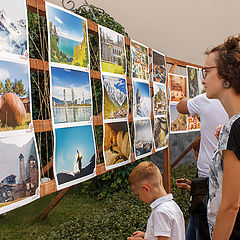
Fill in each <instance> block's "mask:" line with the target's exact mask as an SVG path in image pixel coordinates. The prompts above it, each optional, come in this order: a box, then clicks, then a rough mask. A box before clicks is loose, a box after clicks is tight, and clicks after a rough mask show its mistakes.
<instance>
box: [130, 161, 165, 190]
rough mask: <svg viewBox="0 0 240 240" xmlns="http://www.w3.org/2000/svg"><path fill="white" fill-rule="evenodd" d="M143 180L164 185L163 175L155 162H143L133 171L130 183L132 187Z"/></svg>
mask: <svg viewBox="0 0 240 240" xmlns="http://www.w3.org/2000/svg"><path fill="white" fill-rule="evenodd" d="M143 181H146V182H148V183H151V184H154V185H162V175H161V172H160V170H159V169H158V167H157V166H156V165H155V164H154V163H153V162H141V163H139V164H138V165H137V166H136V167H135V168H134V169H133V171H132V172H131V174H130V175H129V178H128V183H129V185H130V186H131V187H133V186H136V185H138V184H140V183H142V182H143Z"/></svg>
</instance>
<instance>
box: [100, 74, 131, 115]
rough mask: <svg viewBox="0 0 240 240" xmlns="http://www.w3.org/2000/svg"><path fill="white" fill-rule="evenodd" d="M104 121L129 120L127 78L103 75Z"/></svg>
mask: <svg viewBox="0 0 240 240" xmlns="http://www.w3.org/2000/svg"><path fill="white" fill-rule="evenodd" d="M102 81H103V86H104V101H103V104H104V107H103V109H104V119H118V118H127V116H128V97H127V83H126V79H125V78H121V77H113V76H109V75H102Z"/></svg>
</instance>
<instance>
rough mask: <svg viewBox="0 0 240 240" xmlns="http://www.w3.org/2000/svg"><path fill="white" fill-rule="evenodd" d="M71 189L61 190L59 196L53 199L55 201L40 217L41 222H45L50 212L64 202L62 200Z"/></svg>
mask: <svg viewBox="0 0 240 240" xmlns="http://www.w3.org/2000/svg"><path fill="white" fill-rule="evenodd" d="M70 189H71V187H68V188H65V189H63V190H61V191H60V192H59V193H58V195H57V196H56V197H55V198H54V199H53V201H52V202H51V203H50V205H49V206H48V207H47V208H46V209H45V210H44V211H43V212H42V213H41V214H40V215H39V216H38V217H39V218H40V219H41V220H44V219H45V218H46V217H47V216H48V214H49V212H50V211H51V210H52V209H53V208H54V207H55V206H57V204H58V203H59V202H60V201H61V200H62V198H63V197H64V196H65V195H66V194H67V193H68V191H69V190H70Z"/></svg>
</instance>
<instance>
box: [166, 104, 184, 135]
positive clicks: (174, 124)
mask: <svg viewBox="0 0 240 240" xmlns="http://www.w3.org/2000/svg"><path fill="white" fill-rule="evenodd" d="M169 110H170V132H171V133H178V132H179V133H180V132H186V131H187V115H186V114H181V113H179V112H178V111H177V108H176V104H170V105H169Z"/></svg>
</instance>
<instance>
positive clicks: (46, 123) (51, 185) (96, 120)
mask: <svg viewBox="0 0 240 240" xmlns="http://www.w3.org/2000/svg"><path fill="white" fill-rule="evenodd" d="M27 6H28V10H29V11H31V12H34V13H37V14H38V15H39V16H46V11H45V1H44V0H27ZM87 26H88V33H89V34H92V35H95V36H96V37H98V29H99V28H98V24H96V23H94V22H92V21H90V20H87ZM130 41H131V39H130V38H128V37H125V44H126V49H130ZM148 50H149V51H148V52H149V55H150V56H151V55H152V49H151V48H149V49H148ZM166 62H167V64H169V65H171V68H170V70H169V71H168V72H169V73H174V72H175V70H176V68H177V67H183V68H185V67H186V66H187V65H191V66H193V67H197V68H201V66H199V65H196V64H191V63H188V62H184V61H180V60H176V59H173V58H169V57H166ZM30 68H31V71H33V72H43V73H47V72H49V63H48V62H47V61H43V60H38V59H33V58H31V59H30ZM150 69H151V66H150ZM90 77H91V79H92V80H94V81H101V72H100V71H93V70H90ZM149 83H150V95H151V96H153V82H152V81H149ZM127 87H128V92H130V90H132V79H131V77H127ZM151 119H153V113H151ZM128 120H129V122H132V121H133V118H132V114H131V113H130V114H129V115H128ZM33 123H34V130H35V133H45V132H49V131H52V130H53V127H52V120H51V119H46V120H34V121H33ZM98 125H103V117H102V113H99V114H98V115H97V116H93V126H98ZM192 147H193V144H191V145H190V146H189V147H188V149H187V151H185V154H186V153H187V152H188V151H190V150H191V149H192ZM102 151H103V146H101V147H99V148H98V149H97V158H99V155H100V154H101V153H102ZM154 152H155V149H153V153H154ZM183 156H184V154H182V155H181V156H180V157H179V158H178V159H177V160H178V162H179V161H180V160H181V158H182V157H183ZM134 161H135V156H134V153H132V154H131V162H134ZM163 161H164V170H163V178H164V187H165V189H166V191H167V192H170V191H171V172H170V171H171V164H170V149H169V142H168V148H166V149H164V150H163ZM175 162H176V161H175ZM52 167H53V160H52V159H51V160H50V161H49V162H48V163H47V165H46V166H45V167H44V168H42V169H41V175H42V176H45V175H46V173H47V172H49V170H50V169H51V168H52ZM105 172H107V170H106V168H105V164H104V163H101V164H97V166H96V175H100V174H103V173H105ZM69 189H70V187H68V188H65V189H63V190H61V191H60V192H59V193H58V195H57V196H56V197H55V199H54V200H53V202H52V203H51V204H50V205H49V206H48V208H47V209H46V210H45V211H44V212H43V213H42V214H41V215H40V216H39V217H40V219H44V218H46V217H47V215H48V213H49V212H50V211H51V209H52V208H53V207H54V206H56V205H57V203H58V202H59V201H60V200H61V199H62V198H63V197H64V195H65V194H66V193H67V192H68V191H69ZM56 191H57V187H56V182H55V180H54V179H53V180H51V181H48V182H45V183H41V185H40V192H41V196H45V195H48V194H51V193H53V192H56Z"/></svg>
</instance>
